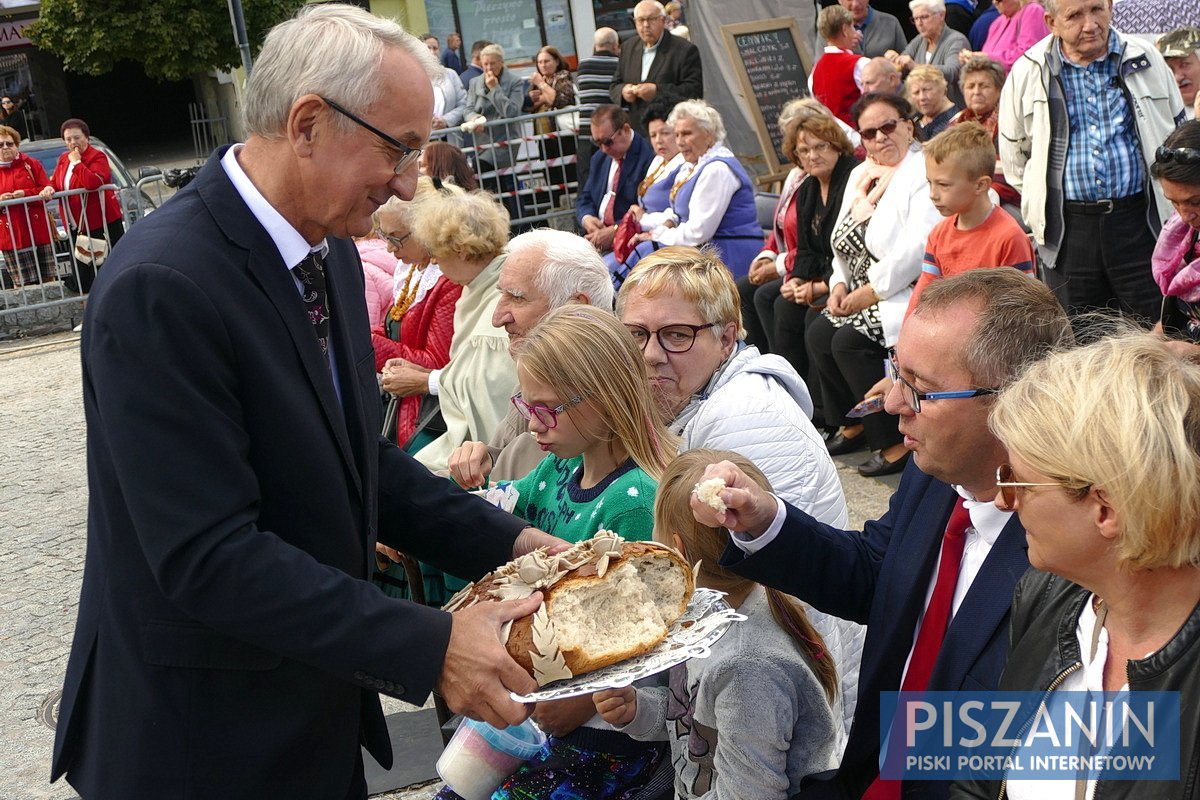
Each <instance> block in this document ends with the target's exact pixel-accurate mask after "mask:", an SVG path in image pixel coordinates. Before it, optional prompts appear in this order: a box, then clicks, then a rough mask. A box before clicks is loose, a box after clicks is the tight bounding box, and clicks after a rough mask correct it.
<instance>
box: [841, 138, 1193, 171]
mask: <svg viewBox="0 0 1200 800" xmlns="http://www.w3.org/2000/svg"><path fill="white" fill-rule="evenodd" d="M863 135H864V136H865V135H866V134H863ZM1154 160H1155V162H1156V163H1159V164H1170V163H1171V162H1172V161H1174V162H1175V163H1176V164H1200V150H1197V149H1195V148H1193V147H1167V146H1166V145H1165V144H1164V145H1159V148H1158V149H1157V150H1155V151H1154Z"/></svg>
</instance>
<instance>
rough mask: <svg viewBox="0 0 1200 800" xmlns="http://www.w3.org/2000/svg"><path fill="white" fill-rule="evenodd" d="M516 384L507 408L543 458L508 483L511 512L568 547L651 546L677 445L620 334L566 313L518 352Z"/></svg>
mask: <svg viewBox="0 0 1200 800" xmlns="http://www.w3.org/2000/svg"><path fill="white" fill-rule="evenodd" d="M517 379H518V381H519V382H520V386H521V391H520V392H518V393H517V394H515V395H513V398H512V402H513V405H515V406H516V407H517V410H518V411H520V412H521V415H522V416H523V417H525V419H527V420H528V425H529V432H530V433H531V434H532V435H533V437H534V438H535V439H536V440H537V443H538V444H539V445H540V446H541V448H542V450H543V451H545V452H546V453H548V454H549V455H547V456H546V457H545V458H544V459H543V460H542V461H541V463H540V464H538V466H537V467H536V468H534V470H533V472H531V473H529V474H528V475H526V476H525V477H524V478H521V479H520V480H518V481H515V482H514V483H513V484H511V485H512V488H513V489H515V490H516V491H517V492H518V493H519V496H518V498H517V501H516V505H515V506H514V508H513V513H514V514H516V515H517V516H518V517H521V518H522V519H526V520H528V521H529V523H530V524H531V525H535V526H537V527H539V528H541V529H542V530H544V531H548V532H549V533H552V534H554V535H555V536H559V537H561V538H563V539H566V540H568V541H571V542H577V541H580V540H581V539H588V538H591V537H592V536H594V535H595V533H596V531H597V530H600V529H602V528H603V529H607V530H612V531H616V532H617V533H619V534H620V535H621V536H623V537H624V538H626V539H628V540H631V541H632V540H648V539H649V538H650V536H651V534H652V532H653V530H654V492H655V489H656V487H657V483H658V477H659V476H660V475H661V474H662V471H663V469H664V468H665V467H666V465H667V463H669V462H670V460H671V458H672V457H673V456H674V454H675V451H676V449H677V448H678V441H677V440H676V439H675V438H674V437H673V436H671V434H670V433H668V432H667V430H666V427H665V426H664V425H663V423H662V419H661V414H660V412H659V410H658V407H657V406H656V405H655V403H654V400H653V397H652V396H651V394H650V386H649V383H648V381H647V379H646V367H645V363H644V362H643V360H642V354H641V352H640V351H639V350H638V348H637V345H636V344H635V343H634V341H633V337H631V336H630V335H629V332H628V331H627V330H625V326H623V325H622V324H621V323H620V322H619V321H618V320H617V318H616V317H614V316H613V315H612V314H611V313H609V312H608V311H603V310H600V309H597V308H594V307H591V306H579V305H569V306H563V307H561V308H559V309H557V310H555V311H553V312H551V313H550V314H548V315H546V317H545V318H544V319H543V320H542V322H541V323H540V324H539V325H538V326H537V327H536V328H534V329H533V331H531V332H530V334H529V335H528V336H527V337H526V339H525V341H523V342H522V343H521V345H520V347H519V349H518V351H517Z"/></svg>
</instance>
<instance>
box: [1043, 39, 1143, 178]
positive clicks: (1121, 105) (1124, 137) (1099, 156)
mask: <svg viewBox="0 0 1200 800" xmlns="http://www.w3.org/2000/svg"><path fill="white" fill-rule="evenodd" d="M1054 46H1055V47H1057V48H1059V55H1060V56H1061V57H1062V65H1063V66H1062V86H1063V94H1064V95H1065V96H1066V102H1067V119H1068V120H1070V124H1071V133H1070V138H1069V141H1068V144H1067V163H1066V171H1065V172H1064V173H1063V190H1064V194H1065V196H1066V199H1067V200H1083V201H1096V200H1104V199H1116V198H1119V197H1128V196H1130V195H1135V194H1139V193H1140V192H1141V191H1142V187H1143V185H1144V183H1145V179H1146V178H1145V166H1144V165H1143V163H1142V151H1141V148H1140V147H1138V140H1137V131H1136V130H1135V128H1134V119H1133V109H1131V108H1130V107H1129V103H1127V102H1126V100H1125V92H1124V91H1123V89H1122V87H1121V81H1120V79H1119V76H1118V74H1117V70H1118V69H1119V68H1120V63H1121V39H1120V38H1119V37H1118V36H1117V32H1116V31H1114V30H1111V29H1110V30H1109V32H1108V53H1107V54H1106V55H1105V56H1104V57H1103V58H1101V59H1098V60H1096V61H1093V62H1092V63H1090V64H1088V65H1087V66H1085V67H1081V66H1079V65H1078V64H1075V63H1073V62H1072V61H1071V60H1070V59H1068V58H1067V56H1066V54H1065V53H1063V52H1062V42H1061V41H1055V44H1054Z"/></svg>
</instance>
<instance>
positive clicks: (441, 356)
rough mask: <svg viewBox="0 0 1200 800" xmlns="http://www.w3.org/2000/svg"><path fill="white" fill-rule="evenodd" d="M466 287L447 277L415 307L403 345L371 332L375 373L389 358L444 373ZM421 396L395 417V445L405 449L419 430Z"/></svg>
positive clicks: (407, 399)
mask: <svg viewBox="0 0 1200 800" xmlns="http://www.w3.org/2000/svg"><path fill="white" fill-rule="evenodd" d="M462 290H463V287H461V286H459V285H458V284H457V283H451V282H450V281H449V280H448V279H447V278H446V276H445V275H443V276H442V277H440V278H438V279H437V283H435V284H434V285H433V288H432V289H430V290H429V293H428V294H426V295H425V296H424V297H422V298H421V302H419V303H414V304H413V306H412V307H411V308H409V309H408V311H407V312H406V313H405V314H404V319H403V320H402V321H401V324H400V341H398V342H397V341H395V340H393V339H389V338H388V337H387V336H384V335H383V332H382V330H381V329H380V328H375V329H373V330H372V331H371V343H372V344H373V345H374V346H375V371H376V372H379V371H380V370H382V369H383V364H384V362H386V361H387V360H388V359H389V358H403V359H406V360H408V361H411V362H413V363H414V364H419V365H421V366H422V367H425V368H426V369H441V368H442V367H444V366H446V364H448V363H450V340H451V339H453V338H454V307H455V306H456V305H457V304H458V296H459V295H460V294H462ZM420 412H421V395H412V396H411V397H405V398H404V399H402V400H401V401H400V409H399V412H398V413H397V414H396V441H397V442H399V443H400V446H401V447H403V446H404V443H405V442H406V441H408V438H409V437H410V436H412V434H413V432H414V431H415V430H416V427H417V416H418V414H420Z"/></svg>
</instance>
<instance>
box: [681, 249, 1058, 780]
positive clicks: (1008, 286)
mask: <svg viewBox="0 0 1200 800" xmlns="http://www.w3.org/2000/svg"><path fill="white" fill-rule="evenodd" d="M1071 341H1072V334H1071V327H1070V322H1069V321H1068V319H1067V316H1066V314H1065V313H1064V312H1063V310H1062V307H1061V306H1060V305H1059V304H1058V301H1057V300H1056V299H1055V298H1054V295H1053V294H1052V293H1051V292H1050V290H1049V289H1048V288H1046V286H1045V285H1044V284H1042V283H1040V282H1038V281H1036V280H1034V279H1033V278H1031V277H1029V276H1028V275H1026V274H1024V273H1022V272H1019V271H1017V270H1015V269H1010V268H1007V267H1000V268H997V269H986V270H972V271H970V272H967V273H964V274H962V275H959V276H956V277H952V278H946V279H945V280H941V281H937V282H935V283H934V284H933V285H931V286H930V287H929V288H928V289H927V290H926V291H925V292H924V293H923V294H922V296H921V301H920V303H919V304H918V305H917V307H916V309H915V311H914V312H913V314H912V316H911V317H909V319H908V320H907V321H906V322H905V324H904V327H903V328H901V331H900V338H899V340H898V342H897V343H896V347H895V353H894V356H893V357H892V361H893V363H894V364H895V367H896V380H895V382H894V383H893V386H892V389H891V391H890V392H889V393H888V395H887V400H886V410H887V411H888V413H891V414H896V415H898V416H899V417H900V431H901V433H903V434H904V444H905V446H906V447H907V448H908V449H909V450H911V451H912V453H913V458H912V463H910V464H909V465H908V466H907V467H906V468H905V471H904V474H903V477H902V478H901V480H900V487H899V488H898V489H897V490H896V493H895V495H893V497H892V500H891V504H890V507H889V509H888V513H887V514H885V515H884V516H883V517H882V518H881V519H878V520H874V521H871V522H868V523H867V524H866V526H865V527H864V528H863V530H862V532H858V531H847V530H843V529H842V528H841V527H838V526H830V525H827V524H824V523H822V522H821V521H819V520H817V519H814V518H813V517H812V516H810V515H809V514H806V513H805V512H804V511H801V510H800V509H797V508H795V507H794V506H792V505H790V504H789V503H787V502H785V501H783V500H781V499H779V498H778V497H776V496H775V495H772V494H768V493H767V492H764V491H762V490H761V489H759V488H758V486H757V484H755V483H754V482H753V481H751V480H749V479H748V478H747V477H746V476H745V475H744V474H743V473H742V472H741V471H740V470H738V469H737V468H736V467H734V466H733V465H732V464H729V463H727V462H722V463H720V464H716V465H712V466H710V467H709V468H708V470H707V471H706V473H705V475H704V477H705V479H710V478H721V479H723V480H724V481H725V483H726V485H727V486H728V487H729V488H727V489H726V490H724V491H722V492H721V498H722V500H723V501H724V502H725V504H726V505H727V506H728V509H727V510H726V511H724V512H717V511H715V510H714V509H713V508H712V507H710V506H708V505H707V504H703V503H700V502H699V501H697V500H693V502H692V508H693V512H694V513H695V516H696V519H697V520H699V521H700V522H701V523H703V524H706V525H724V526H725V527H727V528H729V529H730V530H731V531H732V533H731V537H730V539H731V541H730V545H729V547H728V548H727V549H726V551H725V553H724V555H723V557H722V559H721V563H722V565H723V566H726V567H728V568H730V569H732V570H733V571H735V572H737V573H739V574H741V575H744V576H746V577H748V578H751V579H752V580H756V581H759V582H761V583H763V584H765V585H767V586H771V587H774V588H776V589H780V590H781V591H784V592H787V593H789V594H793V595H795V596H796V597H798V598H800V599H801V600H804V601H805V602H807V603H809V604H810V605H812V606H813V607H815V608H816V609H818V610H820V611H822V612H824V613H827V614H832V615H834V616H837V617H841V618H843V619H849V620H854V621H856V622H860V623H863V624H865V625H867V636H866V641H865V643H864V645H863V651H862V671H861V677H860V680H859V684H858V706H857V709H856V711H855V715H854V724H853V727H852V728H851V730H850V739H849V742H848V743H847V745H846V750H845V753H844V755H843V758H842V764H841V766H840V767H839V768H838V769H837V770H836V771H835V772H831V773H828V774H824V775H818V776H813V777H812V778H811V779H810V785H808V786H806V787H805V790H804V794H803V797H804V798H806V800H808V799H809V798H813V797H816V798H866V799H867V800H899V798H901V797H904V798H905V799H906V800H914V798H922V799H924V798H928V799H929V800H941V799H942V798H946V797H948V796H949V783H948V782H932V781H925V782H919V783H918V782H901V781H887V780H881V779H879V778H878V774H879V773H878V770H879V760H880V759H879V756H880V741H881V725H880V694H881V693H882V692H896V691H913V692H922V691H960V690H968V689H971V690H987V689H995V688H996V685H997V681H998V680H999V677H1000V673H1001V670H1002V669H1003V667H1004V661H1005V656H1006V653H1007V645H1008V617H1009V609H1010V605H1011V601H1012V594H1013V589H1014V587H1015V586H1016V583H1017V581H1018V579H1020V577H1021V576H1022V575H1023V574H1024V573H1025V571H1026V570H1027V568H1028V566H1029V561H1028V558H1027V555H1026V543H1025V532H1024V530H1023V529H1022V528H1021V525H1020V521H1019V520H1018V519H1017V518H1016V516H1014V515H1013V514H1012V513H1011V512H1002V511H1000V510H998V509H997V508H996V506H995V505H993V502H992V501H993V499H994V498H995V496H996V491H997V487H996V470H997V468H998V467H999V466H1000V465H1001V464H1003V463H1005V462H1006V461H1007V457H1006V453H1005V450H1004V447H1003V446H1002V445H1001V444H1000V442H999V441H998V440H997V439H996V438H995V437H994V436H993V435H992V433H991V432H990V431H989V429H988V423H987V418H988V412H989V411H990V409H991V406H992V402H993V400H992V397H993V395H994V393H995V391H996V390H998V389H1000V388H1002V387H1003V386H1004V385H1006V384H1007V383H1008V382H1009V381H1011V380H1012V379H1013V378H1015V377H1016V375H1017V374H1018V373H1019V372H1020V370H1021V369H1022V367H1023V366H1024V365H1025V364H1026V363H1028V362H1029V361H1030V360H1033V359H1037V358H1039V357H1041V356H1042V355H1044V354H1045V353H1047V352H1049V351H1050V350H1052V349H1054V348H1057V347H1061V346H1066V345H1068V344H1069V343H1070V342H1071ZM897 724H900V723H899V722H897ZM903 734H904V731H902V730H900V731H898V730H897V729H896V728H894V727H893V728H892V729H891V735H892V740H893V741H902V740H903V739H904V736H903Z"/></svg>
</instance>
